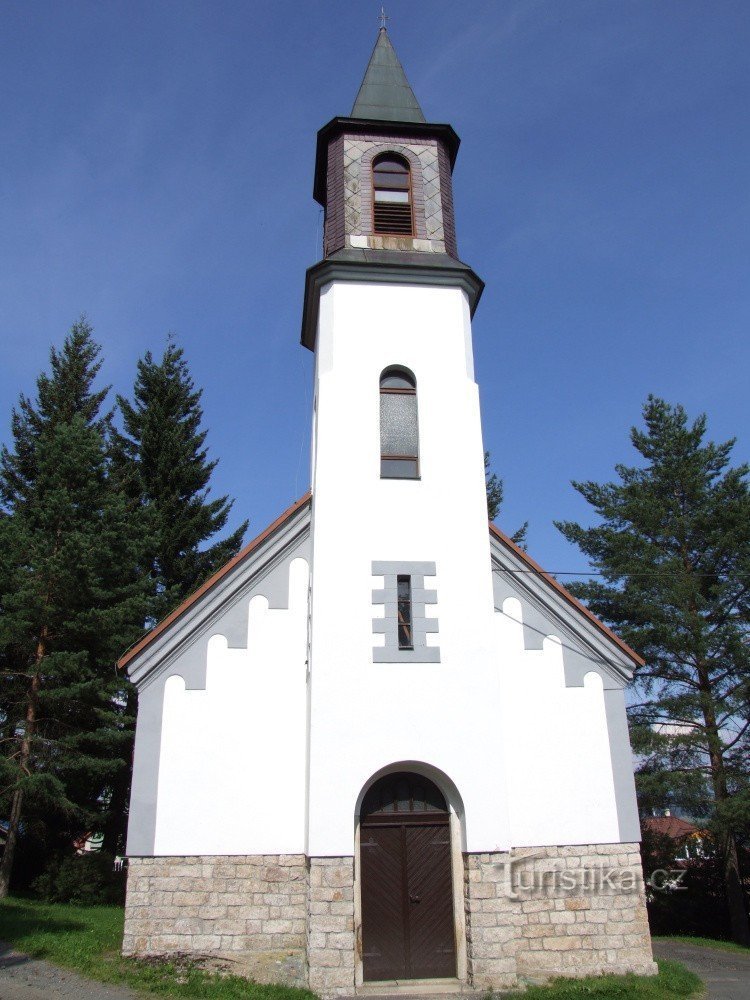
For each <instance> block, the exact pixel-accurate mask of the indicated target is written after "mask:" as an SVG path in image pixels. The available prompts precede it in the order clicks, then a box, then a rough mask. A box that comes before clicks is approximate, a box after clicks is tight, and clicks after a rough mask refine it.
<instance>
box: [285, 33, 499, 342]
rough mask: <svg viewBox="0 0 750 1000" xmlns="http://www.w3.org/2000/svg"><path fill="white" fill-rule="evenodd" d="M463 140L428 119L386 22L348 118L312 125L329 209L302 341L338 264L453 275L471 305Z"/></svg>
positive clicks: (391, 272) (439, 278)
mask: <svg viewBox="0 0 750 1000" xmlns="http://www.w3.org/2000/svg"><path fill="white" fill-rule="evenodd" d="M459 141H460V140H459V138H458V136H457V135H456V133H455V131H454V130H453V128H452V127H451V126H450V125H445V124H430V123H428V122H427V121H425V117H424V114H423V113H422V109H421V107H420V106H419V102H418V101H417V99H416V97H415V96H414V92H413V91H412V89H411V86H410V85H409V81H408V80H407V78H406V74H405V73H404V70H403V67H402V66H401V63H400V62H399V59H398V56H397V55H396V52H395V49H394V48H393V45H392V44H391V40H390V38H389V37H388V32H387V31H386V29H385V28H384V27H382V28H381V29H380V30H379V32H378V37H377V40H376V42H375V47H374V49H373V51H372V55H371V56H370V61H369V63H368V66H367V70H366V72H365V75H364V78H363V80H362V84H361V86H360V88H359V92H358V93H357V97H356V100H355V101H354V106H353V108H352V113H351V116H350V117H349V118H342V117H338V118H333V119H332V120H331V121H330V122H328V124H327V125H325V126H324V127H323V128H322V129H321V130H320V131H319V132H318V142H317V153H316V161H315V181H314V187H313V196H314V198H315V200H316V201H317V202H318V203H319V204H320V205H322V206H323V209H324V212H325V222H324V230H323V253H324V257H323V260H322V261H320V263H319V264H317V265H315V266H314V267H312V268H310V270H309V271H308V273H307V285H306V292H305V307H304V316H303V324H302V343H303V344H304V345H305V347H308V348H310V350H314V348H315V335H316V330H315V326H316V321H317V309H318V299H319V289H320V288H321V286H322V284H324V283H325V282H326V279H327V277H328V276H329V275H330V274H332V273H334V272H335V273H336V274H338V275H341V274H343V273H344V272H346V273H347V275H354V274H361V275H363V276H364V275H367V276H368V280H374V281H380V280H385V278H386V277H387V278H388V280H390V281H394V280H396V281H399V282H402V283H403V282H405V281H409V280H416V279H419V280H420V281H422V282H426V283H430V284H438V285H439V284H445V283H446V282H448V281H450V282H452V283H453V284H454V285H455V284H456V283H458V284H459V285H460V287H461V288H462V289H463V290H464V291H465V292H466V295H467V298H468V302H469V306H470V309H471V312H472V313H473V312H474V309H475V308H476V305H477V303H478V301H479V297H480V295H481V294H482V289H483V287H484V285H483V282H482V281H481V280H480V279H479V278H478V277H477V275H476V274H474V272H473V271H472V270H471V268H470V267H467V266H466V265H465V264H462V263H461V262H460V260H459V258H458V248H457V243H456V224H455V217H454V211H453V189H452V183H451V174H452V171H453V166H454V164H455V161H456V155H457V153H458V147H459ZM370 251H377V253H376V254H373V253H371V252H370ZM374 264H377V267H376V268H373V267H372V265H374ZM407 275H408V276H409V277H408V278H407Z"/></svg>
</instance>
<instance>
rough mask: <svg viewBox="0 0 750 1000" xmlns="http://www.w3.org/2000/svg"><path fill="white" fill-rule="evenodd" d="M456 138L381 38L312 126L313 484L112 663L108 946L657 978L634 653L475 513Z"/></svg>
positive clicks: (387, 972) (326, 985) (475, 407)
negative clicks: (130, 715) (114, 838)
mask: <svg viewBox="0 0 750 1000" xmlns="http://www.w3.org/2000/svg"><path fill="white" fill-rule="evenodd" d="M458 146H459V139H458V136H457V135H456V133H455V131H454V130H453V128H452V127H451V126H450V125H448V124H434V123H432V122H429V121H427V120H426V119H425V116H424V114H423V112H422V109H421V107H420V104H419V102H418V101H417V99H416V97H415V95H414V93H413V91H412V89H411V87H410V85H409V83H408V81H407V78H406V76H405V74H404V71H403V69H402V67H401V64H400V62H399V60H398V58H397V56H396V53H395V51H394V49H393V46H392V44H391V41H390V38H389V35H388V32H387V30H386V29H385V28H381V29H380V31H379V33H378V37H377V41H376V44H375V47H374V50H373V52H372V56H371V58H370V61H369V64H368V66H367V69H366V72H365V76H364V79H363V81H362V84H361V87H360V89H359V92H358V94H357V97H356V100H355V102H354V106H353V108H352V111H351V114H350V115H349V116H348V117H336V118H333V119H332V120H331V121H329V122H328V124H326V125H324V126H323V128H321V129H320V131H319V132H318V136H317V152H316V159H315V175H314V188H313V193H314V197H315V199H316V201H317V202H318V203H319V204H320V205H321V206H322V207H323V209H324V212H325V217H324V219H325V221H324V235H323V248H322V252H323V256H322V259H321V260H320V261H319V262H318V263H316V264H314V265H313V266H312V267H310V269H309V270H308V271H307V274H306V278H305V287H304V304H303V315H302V336H301V342H302V346H303V347H304V348H305V349H306V350H309V351H311V352H312V353H313V355H314V360H315V372H314V396H313V408H312V449H311V465H312V469H311V484H312V485H311V490H310V492H309V493H307V494H306V495H305V496H304V497H302V498H301V499H299V500H297V501H296V502H295V503H293V504H292V506H291V507H289V509H288V510H286V511H284V513H282V514H281V515H280V516H279V517H278V518H277V520H275V521H274V522H273V523H272V524H271V525H269V526H268V528H266V530H265V531H263V532H262V533H261V534H260V535H258V537H257V538H255V539H254V540H253V541H252V542H250V544H248V545H247V546H246V547H245V548H244V549H243V550H242V551H241V552H240V553H239V554H238V555H237V556H235V558H233V559H232V560H230V561H229V562H228V563H227V564H226V565H225V566H224V567H223V568H222V569H221V570H220V571H219V572H217V573H216V574H215V575H214V576H213V577H211V578H210V579H209V580H208V581H207V582H206V583H204V584H203V586H202V587H200V589H199V590H198V591H196V593H194V594H193V595H192V596H191V597H190V598H189V599H188V600H186V601H185V602H184V603H183V604H182V605H181V606H180V607H178V608H177V609H176V610H175V611H174V612H173V613H172V614H171V615H169V617H167V618H166V619H165V620H164V621H162V622H161V623H160V624H159V625H157V626H156V627H155V628H154V629H153V630H152V631H151V632H149V633H148V634H147V635H146V636H145V637H144V638H143V639H142V640H141V641H140V642H138V643H137V644H136V645H135V646H133V647H132V648H131V649H130V650H129V651H128V652H127V653H126V654H125V655H124V656H123V657H122V659H121V661H120V665H121V666H122V667H123V668H125V669H126V670H127V673H128V676H129V677H130V679H131V680H132V681H133V683H134V684H135V685H136V687H137V689H138V720H137V733H136V743H135V755H134V770H133V787H132V800H131V804H130V813H129V831H128V845H127V853H128V858H129V872H128V892H127V904H126V921H125V936H124V944H123V951H124V953H125V954H128V955H139V956H145V955H173V954H176V953H179V954H182V955H193V956H195V957H202V958H208V959H210V960H212V961H215V962H217V963H220V964H221V963H223V965H224V967H225V968H228V969H231V970H233V971H235V972H238V973H240V974H244V975H247V976H250V977H253V978H255V979H257V980H260V981H265V982H279V983H287V984H296V985H305V986H309V987H310V988H311V989H312V990H314V991H316V992H317V993H319V994H320V995H321V996H324V997H332V996H336V995H348V996H354V995H355V994H360V993H361V994H364V995H373V994H377V993H385V994H388V995H393V994H396V993H402V994H405V995H419V994H422V995H424V994H432V993H435V992H445V993H451V992H454V993H468V992H471V991H486V990H487V989H489V988H492V989H503V988H508V987H513V986H518V985H519V984H521V983H523V982H524V981H529V980H532V981H536V980H543V979H544V978H546V977H549V976H552V975H568V976H578V975H589V974H599V973H603V972H621V973H622V972H630V971H632V972H636V973H645V974H651V973H653V972H655V971H656V968H655V965H654V962H653V959H652V954H651V943H650V937H649V929H648V921H647V916H646V906H645V895H644V884H643V875H642V869H641V859H640V852H639V840H640V828H639V820H638V811H637V806H636V799H635V787H634V780H633V762H632V756H631V749H630V742H629V737H628V726H627V720H626V712H625V687H626V685H627V683H628V681H629V679H630V678H631V676H632V672H633V669H634V667H635V666H636V665H637V664H639V663H640V662H641V661H640V659H639V657H638V655H637V653H635V652H634V651H633V650H632V649H630V648H629V647H628V646H627V645H626V644H625V643H624V642H622V641H621V640H620V639H619V638H618V637H617V636H616V635H614V634H613V633H612V632H611V631H610V630H609V629H608V628H607V627H606V626H605V625H604V624H602V623H601V622H600V621H599V620H597V619H596V618H595V617H594V616H593V615H592V614H591V613H590V612H589V611H588V610H587V609H586V608H585V607H584V606H582V605H581V604H580V603H578V601H576V600H575V598H574V597H572V596H571V594H569V593H568V592H567V591H566V590H565V589H564V588H563V587H562V586H561V585H560V584H559V583H558V582H557V581H556V580H555V579H554V578H553V577H552V576H549V575H547V574H546V573H545V572H544V571H543V570H542V569H541V567H540V566H538V565H537V564H536V563H535V562H534V561H533V560H532V559H531V558H530V556H529V555H527V553H526V552H525V551H523V550H522V549H520V548H519V547H518V546H516V545H515V544H514V543H513V542H512V541H511V540H510V539H509V538H508V537H507V536H506V535H505V534H503V532H502V531H500V530H499V529H498V528H497V527H496V526H495V525H494V524H488V521H487V504H486V495H485V475H484V449H483V445H482V434H481V426H480V408H479V392H478V387H477V382H476V378H475V371H474V360H473V350H472V329H471V323H472V317H473V314H474V312H475V310H476V308H477V306H478V304H479V300H480V297H481V294H482V289H483V282H482V281H481V280H480V278H479V277H478V276H477V275H476V274H475V273H474V271H473V270H472V268H471V267H470V266H469V265H468V264H465V263H463V262H462V260H461V258H460V256H459V251H458V244H457V237H456V220H455V213H454V204H453V193H452V187H451V175H452V172H453V168H454V165H455V162H456V156H457V153H458Z"/></svg>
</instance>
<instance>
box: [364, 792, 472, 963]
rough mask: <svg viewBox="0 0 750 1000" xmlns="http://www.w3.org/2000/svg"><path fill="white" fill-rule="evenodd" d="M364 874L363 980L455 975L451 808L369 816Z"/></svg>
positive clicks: (365, 828)
mask: <svg viewBox="0 0 750 1000" xmlns="http://www.w3.org/2000/svg"><path fill="white" fill-rule="evenodd" d="M420 780H421V781H422V782H423V781H424V779H420ZM402 788H403V786H402ZM438 794H439V793H438ZM400 801H401V803H402V804H403V802H404V801H405V799H404V797H403V796H402V797H401V800H400ZM409 801H410V803H412V804H413V802H414V800H413V799H410V800H409ZM417 805H418V806H419V805H424V802H423V801H421V800H417ZM443 805H444V803H443ZM360 875H361V891H362V961H363V966H364V978H365V980H367V981H373V980H375V981H377V980H390V979H437V978H444V977H452V976H455V974H456V951H455V934H454V922H453V885H452V874H451V849H450V826H449V816H448V812H447V809H446V810H445V811H443V810H442V809H432V810H431V811H430V810H425V809H416V810H415V809H413V808H411V809H408V810H397V809H393V808H392V807H391V809H390V811H389V810H387V809H385V810H383V809H379V810H377V811H374V812H372V813H370V814H365V815H363V817H362V820H361V828H360Z"/></svg>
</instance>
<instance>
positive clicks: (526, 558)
mask: <svg viewBox="0 0 750 1000" xmlns="http://www.w3.org/2000/svg"><path fill="white" fill-rule="evenodd" d="M489 528H490V533H491V534H493V535H494V536H495V538H497V540H498V541H500V542H502V543H503V544H504V545H506V546H507V547H508V548H509V549H510V550H511V551H512V552H514V553H515V555H517V556H518V558H519V559H522V560H523V562H525V563H526V565H527V566H528V567H529V569H531V570H532V571H533V572H534V573H535V574H537V575H538V577H539V578H540V579H542V580H545V581H546V583H548V584H549V585H550V586H551V587H552V588H553V589H554V590H556V591H557V593H558V594H560V596H561V597H563V598H564V599H565V600H566V601H567V602H568V603H569V604H571V605H572V606H573V607H574V608H575V609H576V610H577V611H579V612H580V613H581V614H583V615H584V616H585V617H586V618H587V619H588V620H589V622H591V624H592V625H594V626H595V627H596V628H597V629H598V630H599V631H600V632H601V633H602V634H603V635H604V636H605V637H606V638H607V639H608V640H609V641H610V642H612V643H614V644H615V646H617V648H618V649H619V650H620V652H621V653H624V654H625V656H626V657H627V658H628V659H629V660H630V661H631V662H632V663H633V664H634V665H635V666H637V667H642V666H645V663H646V661H645V660H644V659H643V657H642V656H640V655H639V654H638V653H636V651H635V650H634V649H631V647H630V646H628V644H627V643H626V642H624V641H623V640H622V639H621V638H620V637H619V636H618V635H616V634H615V633H614V632H613V631H612V629H610V628H609V627H608V626H607V625H605V624H604V622H603V621H602V620H601V619H600V618H597V616H596V615H595V614H594V613H593V612H592V611H590V610H589V609H588V608H587V607H586V605H585V604H582V603H581V601H579V600H578V598H577V597H574V596H573V595H572V594H571V593H570V591H569V590H567V589H566V588H565V587H564V586H563V585H562V584H561V583H559V582H558V581H557V580H556V579H555V578H554V577H553V576H551V575H550V574H549V573H547V572H545V570H543V569H542V567H541V566H540V565H539V563H537V562H536V561H535V560H534V559H532V558H531V556H530V555H529V554H528V553H527V552H524V550H523V549H522V548H521V547H520V546H519V545H516V543H515V542H514V541H513V540H512V539H511V538H509V537H508V536H507V535H506V534H505V532H504V531H501V530H500V528H498V527H497V525H495V524H493V523H492V522H491V521H490V522H489Z"/></svg>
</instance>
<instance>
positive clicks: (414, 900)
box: [409, 892, 422, 903]
mask: <svg viewBox="0 0 750 1000" xmlns="http://www.w3.org/2000/svg"><path fill="white" fill-rule="evenodd" d="M421 899H422V897H421V896H417V895H415V894H414V893H413V892H410V893H409V902H410V903H419V902H420V901H421Z"/></svg>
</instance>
